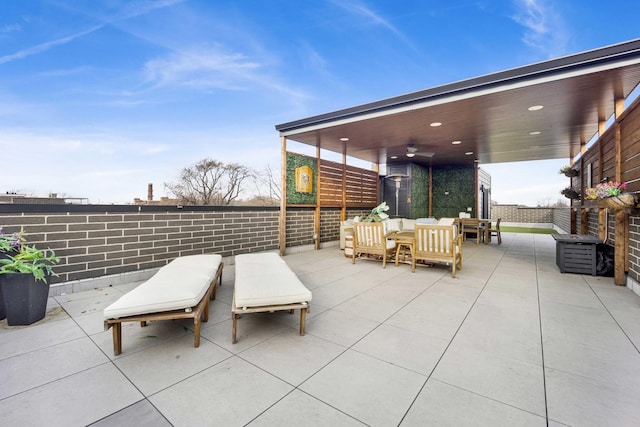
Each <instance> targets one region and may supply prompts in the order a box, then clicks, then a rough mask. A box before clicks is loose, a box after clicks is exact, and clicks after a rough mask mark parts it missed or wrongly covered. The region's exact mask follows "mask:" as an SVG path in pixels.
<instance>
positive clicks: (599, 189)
mask: <svg viewBox="0 0 640 427" xmlns="http://www.w3.org/2000/svg"><path fill="white" fill-rule="evenodd" d="M626 189H627V183H626V182H622V183H620V182H617V181H607V182H601V183H600V184H598V185H596V186H595V187H593V188H587V189H586V190H585V196H586V198H587V199H589V200H597V199H606V198H607V197H613V196H619V195H620V194H622V193H623V192H624V190H626Z"/></svg>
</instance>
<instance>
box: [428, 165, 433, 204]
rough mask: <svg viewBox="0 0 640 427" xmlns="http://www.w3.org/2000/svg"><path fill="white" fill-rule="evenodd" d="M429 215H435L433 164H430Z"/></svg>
mask: <svg viewBox="0 0 640 427" xmlns="http://www.w3.org/2000/svg"><path fill="white" fill-rule="evenodd" d="M429 216H430V217H432V216H433V166H431V165H429Z"/></svg>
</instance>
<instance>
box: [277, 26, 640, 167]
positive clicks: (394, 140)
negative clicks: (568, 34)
mask: <svg viewBox="0 0 640 427" xmlns="http://www.w3.org/2000/svg"><path fill="white" fill-rule="evenodd" d="M639 83H640V39H636V40H631V41H628V42H624V43H620V44H616V45H612V46H608V47H603V48H600V49H595V50H591V51H587V52H582V53H578V54H574V55H569V56H565V57H562V58H557V59H552V60H549V61H544V62H539V63H535V64H531V65H527V66H523V67H519V68H514V69H510V70H506V71H501V72H497V73H493V74H488V75H484V76H480V77H475V78H472V79H468V80H462V81H458V82H454V83H450V84H446V85H443V86H437V87H433V88H430V89H425V90H421V91H418V92H413V93H409V94H406V95H400V96H396V97H393V98H388V99H384V100H381V101H375V102H371V103H367V104H363V105H360V106H355V107H351V108H346V109H342V110H338V111H334V112H330V113H326V114H321V115H317V116H312V117H308V118H305V119H301V120H296V121H293V122H289V123H283V124H280V125H276V130H277V131H279V132H280V136H281V137H286V138H287V139H289V140H293V141H297V142H300V143H303V144H308V145H312V146H320V147H321V148H323V149H327V150H330V151H335V152H338V153H342V152H345V151H346V154H347V155H349V156H352V157H355V158H358V159H362V160H366V161H370V162H373V163H379V164H393V163H406V162H407V160H409V158H408V157H407V156H406V154H407V153H408V152H409V151H414V152H415V157H413V158H411V160H412V161H414V162H416V163H420V164H423V165H433V166H442V165H461V166H463V165H473V164H474V163H475V162H479V163H500V162H517V161H528V160H544V159H561V158H573V157H574V156H575V155H577V154H578V153H580V151H581V149H582V148H583V147H585V146H586V143H587V142H588V141H589V140H590V139H591V138H592V137H593V136H594V135H595V134H596V133H597V132H598V130H599V126H600V124H602V123H604V122H605V121H606V120H607V119H608V118H609V117H611V116H612V115H613V114H614V112H615V105H616V101H620V100H624V99H625V98H627V97H628V96H629V95H630V94H631V92H633V91H634V89H635V88H636V87H637V86H638V84H639ZM539 106H542V107H543V108H539ZM437 123H440V124H441V125H436V124H437ZM345 138H348V141H345V140H344V139H345ZM392 156H397V157H396V158H392Z"/></svg>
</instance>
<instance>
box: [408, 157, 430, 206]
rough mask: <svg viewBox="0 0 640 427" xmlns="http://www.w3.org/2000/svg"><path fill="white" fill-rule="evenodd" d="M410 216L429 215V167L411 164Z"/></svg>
mask: <svg viewBox="0 0 640 427" xmlns="http://www.w3.org/2000/svg"><path fill="white" fill-rule="evenodd" d="M411 178H412V179H411V218H423V217H426V216H429V169H427V168H425V167H424V166H420V165H417V164H412V165H411Z"/></svg>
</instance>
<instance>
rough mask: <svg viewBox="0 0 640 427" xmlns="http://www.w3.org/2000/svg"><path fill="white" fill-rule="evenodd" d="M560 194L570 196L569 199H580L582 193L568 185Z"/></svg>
mask: <svg viewBox="0 0 640 427" xmlns="http://www.w3.org/2000/svg"><path fill="white" fill-rule="evenodd" d="M560 194H562V195H564V196H565V197H568V198H569V199H579V198H580V193H578V192H577V191H576V190H574V189H573V188H571V187H567V188H565V189H563V190H562V191H560Z"/></svg>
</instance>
